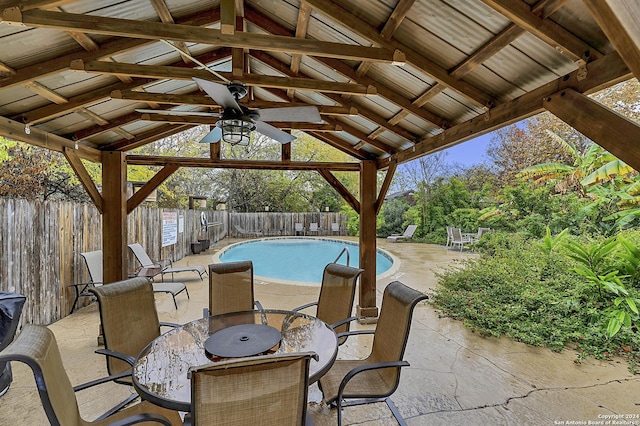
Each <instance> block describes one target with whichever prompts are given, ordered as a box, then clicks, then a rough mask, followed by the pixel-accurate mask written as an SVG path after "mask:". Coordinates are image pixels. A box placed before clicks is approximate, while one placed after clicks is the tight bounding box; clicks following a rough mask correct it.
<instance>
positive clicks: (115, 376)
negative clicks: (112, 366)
mask: <svg viewBox="0 0 640 426" xmlns="http://www.w3.org/2000/svg"><path fill="white" fill-rule="evenodd" d="M129 376H131V372H130V371H125V372H122V373H118V374H112V375H110V376H106V377H101V378H99V379H95V380H91V381H90V382H87V383H82V384H80V385H77V386H74V387H73V391H74V392H78V391H81V390H85V389H88V388H91V387H93V386H96V385H100V384H102V383H109V382H113V381H114V380H118V379H123V378H125V377H129Z"/></svg>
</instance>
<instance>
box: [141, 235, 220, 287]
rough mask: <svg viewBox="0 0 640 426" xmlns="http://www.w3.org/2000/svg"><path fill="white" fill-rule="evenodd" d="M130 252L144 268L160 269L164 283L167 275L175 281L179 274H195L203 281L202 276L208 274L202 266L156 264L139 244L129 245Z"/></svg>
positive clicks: (163, 261)
mask: <svg viewBox="0 0 640 426" xmlns="http://www.w3.org/2000/svg"><path fill="white" fill-rule="evenodd" d="M129 250H131V252H132V253H133V255H134V256H135V257H136V259H137V260H138V262H140V265H142V267H143V268H159V273H160V274H161V275H162V280H163V281H164V275H165V274H171V279H173V274H176V273H178V272H195V273H196V274H198V276H199V277H200V279H201V280H202V276H203V275H204V274H206V273H207V270H206V269H205V268H204V266H202V265H193V266H173V263H172V262H171V261H170V260H160V261H157V262H154V261H153V260H151V258H150V257H149V255H148V254H147V252H146V251H145V249H144V248H143V247H142V246H141V245H140V244H138V243H133V244H129ZM156 275H157V274H156Z"/></svg>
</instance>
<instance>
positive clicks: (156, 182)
mask: <svg viewBox="0 0 640 426" xmlns="http://www.w3.org/2000/svg"><path fill="white" fill-rule="evenodd" d="M178 169H179V166H178V165H176V164H167V165H166V166H164V167H163V168H162V169H161V170H160V171H159V172H158V173H156V174H155V175H154V176H153V177H152V178H151V179H149V181H148V182H146V183H145V184H144V185H142V187H141V188H140V189H138V190H137V191H136V192H135V193H134V194H133V195H132V196H131V197H130V198H129V199H128V200H127V214H129V213H131V212H132V211H133V210H134V209H135V208H136V207H138V206H139V205H140V204H141V203H142V202H143V201H144V200H146V199H147V197H148V196H149V195H151V193H152V192H153V191H154V190H155V189H156V188H158V187H159V186H160V185H161V184H162V182H164V181H165V180H167V179H168V178H169V176H171V175H172V174H173V173H174V172H175V171H176V170H178Z"/></svg>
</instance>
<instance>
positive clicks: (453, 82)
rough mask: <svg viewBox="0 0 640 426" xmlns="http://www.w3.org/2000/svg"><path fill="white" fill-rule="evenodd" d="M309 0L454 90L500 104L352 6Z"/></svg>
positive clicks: (481, 102)
mask: <svg viewBox="0 0 640 426" xmlns="http://www.w3.org/2000/svg"><path fill="white" fill-rule="evenodd" d="M306 1H307V2H308V3H309V4H310V5H311V6H312V7H313V8H314V9H315V10H317V11H318V12H320V13H322V14H324V15H325V16H328V17H329V18H330V19H332V20H335V21H337V22H340V23H341V24H343V25H345V26H346V27H347V28H350V29H351V30H353V31H355V32H356V33H358V34H359V35H360V36H362V37H364V38H366V39H367V40H369V41H371V42H372V43H374V44H376V45H379V46H382V47H386V48H387V49H398V50H399V51H401V52H403V53H404V54H405V56H406V62H407V63H408V64H411V65H413V66H415V67H416V68H418V69H420V70H422V71H423V72H425V73H426V74H427V75H429V76H431V77H432V78H433V79H435V80H437V81H439V82H440V83H442V84H444V85H445V86H447V87H449V88H450V89H451V90H455V91H456V92H458V93H459V94H461V95H462V96H464V97H465V98H467V99H469V100H470V101H472V102H474V103H475V104H477V105H478V106H482V107H484V106H487V105H496V104H497V103H498V102H497V100H496V99H494V98H493V97H492V96H491V95H489V94H487V93H485V92H483V91H482V90H480V89H478V88H477V87H475V86H473V85H472V84H470V83H467V82H465V81H463V80H458V79H455V78H453V77H451V76H450V75H449V72H448V71H447V70H445V69H444V68H442V67H440V66H439V65H437V64H436V63H435V62H433V61H430V60H428V59H427V58H425V57H424V56H423V55H421V54H419V53H418V52H415V51H414V50H413V49H411V48H409V46H406V45H403V44H402V43H399V42H398V41H397V40H394V41H393V42H391V41H387V40H385V39H384V38H382V36H381V35H380V34H379V33H378V31H377V29H376V28H374V27H373V26H371V25H369V24H368V23H366V22H364V21H362V20H361V19H360V18H358V17H356V16H355V15H353V14H352V13H350V12H349V11H348V10H346V9H343V8H342V7H340V6H339V5H337V4H335V3H333V2H332V1H331V0H306Z"/></svg>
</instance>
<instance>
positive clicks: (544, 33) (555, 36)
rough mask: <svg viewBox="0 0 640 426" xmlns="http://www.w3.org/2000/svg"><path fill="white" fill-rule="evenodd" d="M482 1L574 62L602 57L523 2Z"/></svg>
mask: <svg viewBox="0 0 640 426" xmlns="http://www.w3.org/2000/svg"><path fill="white" fill-rule="evenodd" d="M482 1H483V2H484V3H485V4H486V5H487V6H489V7H491V8H493V9H495V10H496V11H498V12H500V13H501V14H502V15H504V16H505V17H507V18H508V19H509V20H510V21H512V22H513V23H514V24H516V25H518V26H519V27H521V28H523V29H525V30H526V31H528V32H530V33H531V34H533V35H535V36H536V37H538V38H539V39H540V40H542V41H544V42H545V43H547V44H549V45H550V46H552V47H553V48H555V49H557V50H558V51H559V52H560V53H562V54H563V55H565V56H567V57H568V58H569V59H571V60H572V61H574V62H581V63H582V62H585V61H588V60H593V59H597V58H599V57H601V56H602V53H601V52H599V51H598V50H596V49H595V48H594V47H593V46H590V45H589V44H587V43H586V42H585V41H583V40H581V39H579V38H577V37H576V36H574V35H573V34H571V33H570V32H569V31H567V30H565V29H564V28H562V27H561V26H560V25H558V24H556V23H555V22H553V21H552V20H550V19H543V18H541V17H539V16H538V15H536V14H535V13H533V12H532V10H531V6H529V5H528V4H527V3H525V2H523V1H522V0H482Z"/></svg>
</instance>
